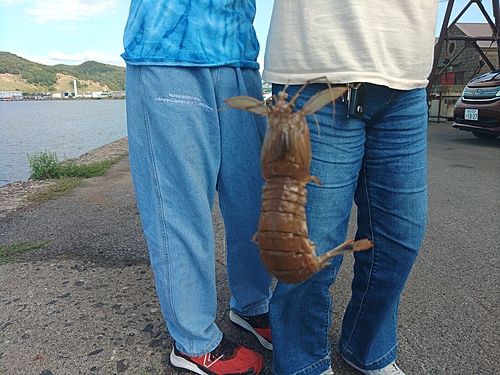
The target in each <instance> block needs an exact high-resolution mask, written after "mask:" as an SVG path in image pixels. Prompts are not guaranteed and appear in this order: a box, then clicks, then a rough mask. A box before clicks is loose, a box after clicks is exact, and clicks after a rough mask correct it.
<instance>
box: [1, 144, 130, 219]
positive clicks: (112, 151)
mask: <svg viewBox="0 0 500 375" xmlns="http://www.w3.org/2000/svg"><path fill="white" fill-rule="evenodd" d="M127 139H128V138H127V137H123V138H121V139H118V140H116V141H114V142H111V143H108V144H105V145H103V146H100V147H97V148H95V149H93V150H90V151H88V152H86V153H84V154H82V155H80V156H78V157H76V158H72V159H69V160H70V161H72V162H74V163H76V164H89V163H94V162H99V161H103V160H107V159H113V158H115V157H119V156H126V155H128V143H127ZM54 184H55V182H54V181H52V180H32V179H28V180H26V181H14V182H11V183H9V184H7V185H4V186H1V187H0V218H3V217H6V216H7V215H8V214H9V213H11V212H14V211H17V210H19V209H23V208H26V207H29V206H31V205H33V204H36V203H34V202H32V201H29V200H28V196H30V195H32V194H36V193H39V192H40V191H41V190H42V189H44V188H45V187H47V186H50V185H54Z"/></svg>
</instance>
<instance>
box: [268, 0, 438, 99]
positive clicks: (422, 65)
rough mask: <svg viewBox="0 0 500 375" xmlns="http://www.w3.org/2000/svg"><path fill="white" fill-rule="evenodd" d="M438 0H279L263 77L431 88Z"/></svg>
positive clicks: (275, 80) (292, 81)
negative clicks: (430, 75)
mask: <svg viewBox="0 0 500 375" xmlns="http://www.w3.org/2000/svg"><path fill="white" fill-rule="evenodd" d="M436 20H437V0H275V1H274V9H273V14H272V19H271V27H270V30H269V35H268V38H267V45H266V53H265V60H264V72H263V78H264V80H266V81H268V82H273V83H281V84H286V83H288V82H289V83H290V84H303V83H305V82H306V81H307V80H309V79H313V78H317V77H321V76H326V77H327V78H328V80H329V81H330V83H337V84H340V83H351V82H367V83H373V84H377V85H383V86H388V87H390V88H393V89H399V90H410V89H414V88H421V87H425V86H427V77H428V76H429V74H430V71H431V68H432V60H433V51H434V40H435V38H434V35H435V30H436Z"/></svg>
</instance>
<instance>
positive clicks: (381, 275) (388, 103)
mask: <svg viewBox="0 0 500 375" xmlns="http://www.w3.org/2000/svg"><path fill="white" fill-rule="evenodd" d="M367 86H368V100H367V103H366V113H365V118H364V119H363V120H357V119H352V118H351V119H348V118H347V115H346V111H347V106H346V104H345V103H344V102H342V100H341V99H339V100H337V101H336V103H335V108H334V110H335V119H334V120H333V122H332V110H333V109H332V105H329V106H327V107H325V108H324V109H323V110H321V111H319V112H317V113H316V118H317V120H318V123H319V132H318V128H317V125H316V121H315V119H314V118H313V117H312V116H309V117H310V118H309V119H308V123H309V127H310V129H311V144H312V154H313V160H312V165H311V174H312V175H315V176H317V177H318V178H319V179H320V181H321V182H322V185H321V186H318V185H317V184H315V183H311V184H309V185H308V186H307V189H308V191H309V194H308V203H307V205H306V211H307V223H308V226H309V238H311V240H313V241H314V242H315V243H316V245H317V247H318V250H317V253H318V254H321V253H324V252H326V251H328V250H330V249H332V248H334V247H335V246H338V245H339V244H340V243H342V242H343V241H344V240H345V239H346V232H347V227H348V222H349V216H350V212H351V208H352V203H353V200H354V202H355V203H356V205H357V209H358V212H357V225H358V229H357V234H356V237H357V238H358V239H359V238H365V237H367V238H370V239H371V240H373V242H374V243H375V246H374V247H373V248H372V249H370V250H367V251H361V252H357V253H355V255H354V257H355V265H354V278H353V281H352V296H351V300H350V302H349V304H348V306H347V310H346V311H345V315H344V319H343V322H342V333H341V337H340V340H339V345H338V349H339V352H340V354H341V355H342V356H343V357H344V358H345V359H347V360H348V361H350V362H352V363H353V364H355V365H356V366H358V367H360V368H363V369H367V370H368V369H380V368H383V367H385V366H386V365H387V364H389V363H390V362H392V361H393V360H394V359H395V358H396V350H397V333H396V328H397V314H398V304H399V299H400V294H401V292H402V290H403V288H404V285H405V283H406V281H407V278H408V275H409V273H410V270H411V268H412V266H413V264H414V261H415V259H416V257H417V254H418V251H419V248H420V246H421V243H422V240H423V236H424V230H425V225H426V218H427V183H426V145H427V102H426V94H425V89H417V90H411V91H397V90H391V89H389V88H387V87H382V86H375V85H367ZM297 88H298V86H292V87H289V88H288V90H287V92H288V93H289V94H290V97H291V96H293V95H294V93H295V92H296V91H297ZM325 88H326V85H321V84H314V85H310V86H309V87H308V88H307V89H306V90H304V92H303V93H302V94H301V96H300V98H299V99H298V100H297V102H296V103H297V108H302V106H303V105H304V103H305V101H306V100H307V99H308V98H309V97H311V96H312V95H314V93H316V92H317V91H318V90H322V89H325ZM282 89H283V86H280V85H275V86H273V91H274V92H275V93H277V91H279V90H282ZM331 263H332V265H331V266H330V267H328V268H327V269H325V270H323V271H320V272H319V273H317V274H316V275H314V276H313V277H312V278H311V279H310V280H307V281H304V282H302V283H300V284H298V285H286V284H283V283H278V285H277V287H276V289H275V291H274V294H273V297H272V299H271V304H270V317H271V329H272V332H273V347H274V352H273V355H274V372H275V373H276V374H280V375H283V374H320V373H322V372H323V371H325V370H326V369H327V368H328V367H329V366H330V344H329V341H328V331H329V327H330V324H331V314H332V300H331V297H330V291H329V287H330V286H331V284H332V283H333V282H334V281H335V278H336V276H337V273H338V270H339V268H340V265H341V263H342V258H341V257H337V258H333V259H332V261H331Z"/></svg>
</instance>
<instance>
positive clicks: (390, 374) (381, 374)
mask: <svg viewBox="0 0 500 375" xmlns="http://www.w3.org/2000/svg"><path fill="white" fill-rule="evenodd" d="M344 361H346V360H345V358H344ZM346 362H347V364H348V365H349V366H351V367H354V368H355V369H356V370H358V371H359V372H361V373H363V374H365V375H405V373H404V372H403V371H401V369H400V368H399V367H398V365H396V361H392V362H391V363H389V364H388V365H387V366H385V367H384V368H381V369H380V370H362V369H360V368H359V367H358V366H355V365H353V364H352V363H351V362H349V361H346Z"/></svg>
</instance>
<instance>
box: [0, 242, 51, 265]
mask: <svg viewBox="0 0 500 375" xmlns="http://www.w3.org/2000/svg"><path fill="white" fill-rule="evenodd" d="M45 247H47V243H46V242H42V241H33V240H30V241H23V242H16V243H12V244H9V245H4V244H0V264H5V263H16V262H22V261H23V260H24V259H22V258H19V257H18V255H19V254H23V253H25V252H27V251H31V250H36V249H42V248H45Z"/></svg>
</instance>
